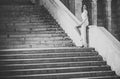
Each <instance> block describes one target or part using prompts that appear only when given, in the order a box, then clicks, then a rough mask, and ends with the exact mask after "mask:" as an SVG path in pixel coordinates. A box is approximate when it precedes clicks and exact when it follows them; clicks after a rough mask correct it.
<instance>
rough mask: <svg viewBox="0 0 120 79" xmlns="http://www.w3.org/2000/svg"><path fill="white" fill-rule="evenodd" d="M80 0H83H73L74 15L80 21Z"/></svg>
mask: <svg viewBox="0 0 120 79" xmlns="http://www.w3.org/2000/svg"><path fill="white" fill-rule="evenodd" d="M82 1H83V0H75V16H76V17H77V18H78V19H79V20H80V21H82V18H81V14H82Z"/></svg>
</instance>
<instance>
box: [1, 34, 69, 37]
mask: <svg viewBox="0 0 120 79" xmlns="http://www.w3.org/2000/svg"><path fill="white" fill-rule="evenodd" d="M59 36H60V37H61V36H62V37H66V36H67V35H66V34H24V35H22V34H10V35H8V34H6V35H0V38H18V37H19V38H27V37H31V38H32V37H33V38H36V37H39V38H43V37H48V38H50V37H59Z"/></svg>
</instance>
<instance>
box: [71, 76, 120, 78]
mask: <svg viewBox="0 0 120 79" xmlns="http://www.w3.org/2000/svg"><path fill="white" fill-rule="evenodd" d="M70 79H120V77H118V76H100V77H86V78H70Z"/></svg>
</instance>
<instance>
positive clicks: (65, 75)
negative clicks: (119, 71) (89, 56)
mask: <svg viewBox="0 0 120 79" xmlns="http://www.w3.org/2000/svg"><path fill="white" fill-rule="evenodd" d="M114 74H115V73H114V72H112V71H94V72H71V73H53V74H33V75H15V76H4V77H8V78H12V77H13V78H15V77H16V78H24V77H28V78H29V77H36V78H37V77H38V78H42V79H43V78H45V79H53V78H57V79H61V78H64V79H65V78H70V77H71V78H74V77H75V78H76V77H86V76H87V77H90V76H92V77H95V76H106V75H107V76H110V75H113V76H114Z"/></svg>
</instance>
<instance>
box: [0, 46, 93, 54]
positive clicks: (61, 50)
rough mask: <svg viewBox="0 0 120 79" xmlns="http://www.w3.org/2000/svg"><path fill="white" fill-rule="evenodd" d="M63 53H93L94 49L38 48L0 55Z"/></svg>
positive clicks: (4, 51) (5, 51)
mask: <svg viewBox="0 0 120 79" xmlns="http://www.w3.org/2000/svg"><path fill="white" fill-rule="evenodd" d="M65 52H95V49H94V48H90V47H89V48H82V47H61V48H40V49H36V50H35V49H25V50H16V51H14V50H12V51H10V50H8V51H7V50H3V51H0V53H4V54H5V53H8V54H9V53H11V54H16V53H21V54H22V53H29V54H30V53H65Z"/></svg>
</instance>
